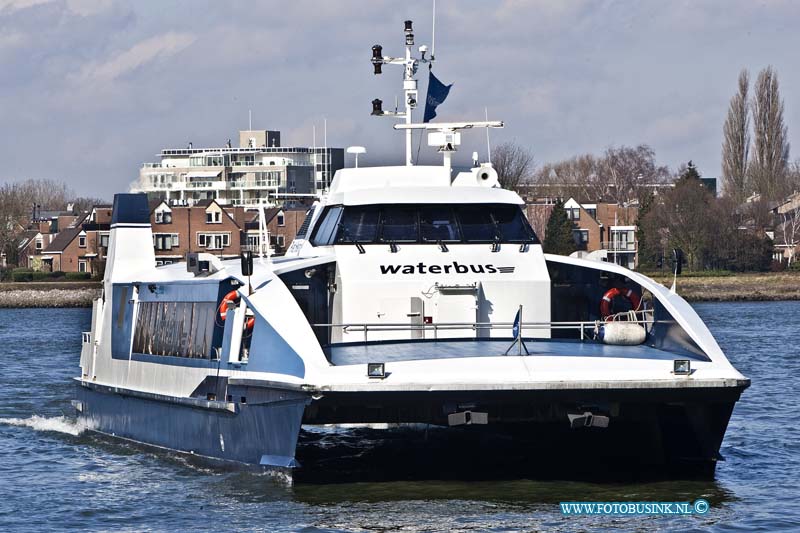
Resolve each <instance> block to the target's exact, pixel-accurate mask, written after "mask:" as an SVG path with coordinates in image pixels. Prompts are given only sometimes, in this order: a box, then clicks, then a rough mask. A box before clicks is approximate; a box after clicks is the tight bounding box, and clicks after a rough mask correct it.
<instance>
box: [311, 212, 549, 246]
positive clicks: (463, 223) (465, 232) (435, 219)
mask: <svg viewBox="0 0 800 533" xmlns="http://www.w3.org/2000/svg"><path fill="white" fill-rule="evenodd" d="M311 242H312V244H314V246H327V245H331V244H334V243H336V244H348V243H359V244H370V243H416V244H425V243H436V242H446V243H484V242H512V243H532V244H538V243H539V239H538V238H537V237H536V234H535V233H534V232H533V230H532V229H531V227H530V225H529V224H528V220H527V219H526V218H525V215H524V214H523V212H522V209H521V208H520V207H519V206H518V205H511V204H460V205H459V204H456V205H436V204H429V205H423V206H409V205H369V206H328V207H326V208H325V212H323V214H322V215H321V216H320V222H319V223H318V224H317V227H316V228H315V229H314V233H313V236H312V238H311Z"/></svg>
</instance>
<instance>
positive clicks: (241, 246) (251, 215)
mask: <svg viewBox="0 0 800 533" xmlns="http://www.w3.org/2000/svg"><path fill="white" fill-rule="evenodd" d="M523 194H524V193H523ZM524 199H525V201H526V206H525V210H526V215H527V217H528V219H529V220H530V222H531V224H532V226H533V228H534V230H535V231H536V233H537V234H538V235H539V236H540V238H541V239H542V240H544V238H545V236H546V227H547V220H548V219H549V217H550V213H551V212H552V209H553V206H554V205H555V203H556V199H553V198H549V197H534V196H526V197H524ZM564 207H565V209H566V211H567V216H568V217H569V218H570V220H571V221H572V223H573V226H574V229H573V237H574V239H575V247H576V250H577V252H576V254H575V255H578V256H579V257H586V258H589V259H596V260H602V261H611V262H614V263H617V264H619V265H622V266H625V267H628V268H634V267H635V266H636V264H637V252H638V243H637V242H636V226H635V220H636V217H637V214H638V207H637V206H635V205H630V206H618V205H616V204H611V203H603V202H593V203H588V202H579V201H577V200H576V199H574V198H570V199H568V200H567V201H566V202H565V203H564ZM306 211H307V208H306V207H301V208H285V207H284V208H277V207H273V208H269V209H265V210H264V217H265V221H266V226H267V229H268V231H269V235H270V247H271V251H272V252H273V253H275V254H276V255H280V254H282V253H284V252H285V250H286V249H287V248H288V247H289V246H290V245H291V242H292V240H293V239H294V237H295V235H296V234H297V231H298V229H299V228H300V226H301V225H302V224H303V221H304V220H305V217H306ZM260 212H261V211H260V210H248V209H246V208H244V207H239V206H230V205H222V204H221V203H219V202H217V201H216V200H201V201H198V202H197V203H195V204H194V205H192V206H186V205H174V202H172V203H168V202H167V201H165V200H151V201H150V222H151V225H152V231H153V248H154V250H155V255H156V262H157V264H158V265H164V264H171V263H174V262H178V261H182V260H184V258H185V257H186V254H187V253H189V252H197V251H204V252H210V253H214V254H217V255H219V256H220V257H221V258H223V259H230V258H235V257H238V256H239V254H240V253H241V251H242V250H252V251H258V250H259V249H260V245H261V243H260V239H261V232H260V230H259V216H260V215H259V214H260ZM110 224H111V206H109V205H98V206H94V207H93V208H92V209H91V211H88V212H85V213H72V212H62V213H44V214H41V215H40V216H38V217H37V219H36V220H34V221H32V222H31V224H30V226H29V229H28V230H26V231H25V232H24V233H23V234H22V236H21V240H20V243H19V254H18V257H19V266H21V267H27V268H32V269H34V270H41V271H48V272H54V271H63V272H86V273H89V274H91V275H100V274H101V273H102V270H103V266H104V264H105V256H106V252H107V248H108V238H109V232H110Z"/></svg>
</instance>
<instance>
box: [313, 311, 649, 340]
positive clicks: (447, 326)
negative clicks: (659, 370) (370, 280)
mask: <svg viewBox="0 0 800 533" xmlns="http://www.w3.org/2000/svg"><path fill="white" fill-rule="evenodd" d="M648 313H651V310H644V311H636V312H635V314H637V315H639V314H641V315H642V317H643V318H642V319H641V320H629V321H628V323H634V324H641V325H647V324H650V325H652V324H655V323H656V321H655V320H653V319H647V318H646V315H647V314H648ZM626 314H627V313H626ZM598 323H603V321H597V320H593V321H563V322H521V323H520V325H519V329H520V336H522V330H523V329H525V328H527V329H534V330H540V329H578V330H580V332H581V340H584V339H585V331H586V328H587V327H590V328H591V329H594V328H595V327H596V326H597V325H598ZM311 325H312V327H326V328H342V333H349V332H350V331H348V330H352V331H353V332H363V333H364V342H367V338H368V333H369V332H370V331H428V330H433V338H434V339H438V332H439V330H444V331H448V330H472V331H479V330H493V329H513V327H514V323H513V322H439V323H430V324H425V323H423V324H409V323H408V322H405V323H403V322H393V323H380V324H379V323H374V322H372V323H369V322H361V323H347V324H336V323H330V324H326V323H323V324H311Z"/></svg>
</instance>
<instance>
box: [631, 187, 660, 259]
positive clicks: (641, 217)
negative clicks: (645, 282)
mask: <svg viewBox="0 0 800 533" xmlns="http://www.w3.org/2000/svg"><path fill="white" fill-rule="evenodd" d="M653 202H655V196H654V195H653V193H652V192H651V193H650V194H647V195H645V196H644V197H643V198H642V202H641V203H640V204H639V214H638V216H637V217H636V240H637V241H639V245H638V250H639V270H648V269H655V268H656V265H657V262H658V258H659V257H660V256H661V246H659V242H658V235H651V228H650V227H648V224H647V223H646V219H647V216H648V215H649V213H650V212H651V211H652V209H653Z"/></svg>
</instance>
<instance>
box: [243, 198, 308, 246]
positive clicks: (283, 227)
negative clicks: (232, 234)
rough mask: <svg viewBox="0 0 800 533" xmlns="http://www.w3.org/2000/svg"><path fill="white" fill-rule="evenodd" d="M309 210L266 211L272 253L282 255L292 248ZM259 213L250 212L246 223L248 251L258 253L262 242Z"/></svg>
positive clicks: (276, 209)
mask: <svg viewBox="0 0 800 533" xmlns="http://www.w3.org/2000/svg"><path fill="white" fill-rule="evenodd" d="M307 213H308V208H305V207H302V208H279V207H274V208H270V209H265V210H264V220H265V221H266V223H267V231H268V232H269V244H270V247H271V248H272V253H274V254H276V255H282V254H284V253H286V250H288V249H289V246H291V244H292V241H293V240H294V237H295V235H297V231H298V230H299V229H300V226H302V225H303V222H304V221H305V219H306V214H307ZM258 217H259V211H248V212H247V219H246V222H245V232H246V244H247V249H249V250H251V251H253V252H256V253H257V252H258V246H259V243H260V241H261V237H260V231H259V220H258Z"/></svg>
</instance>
